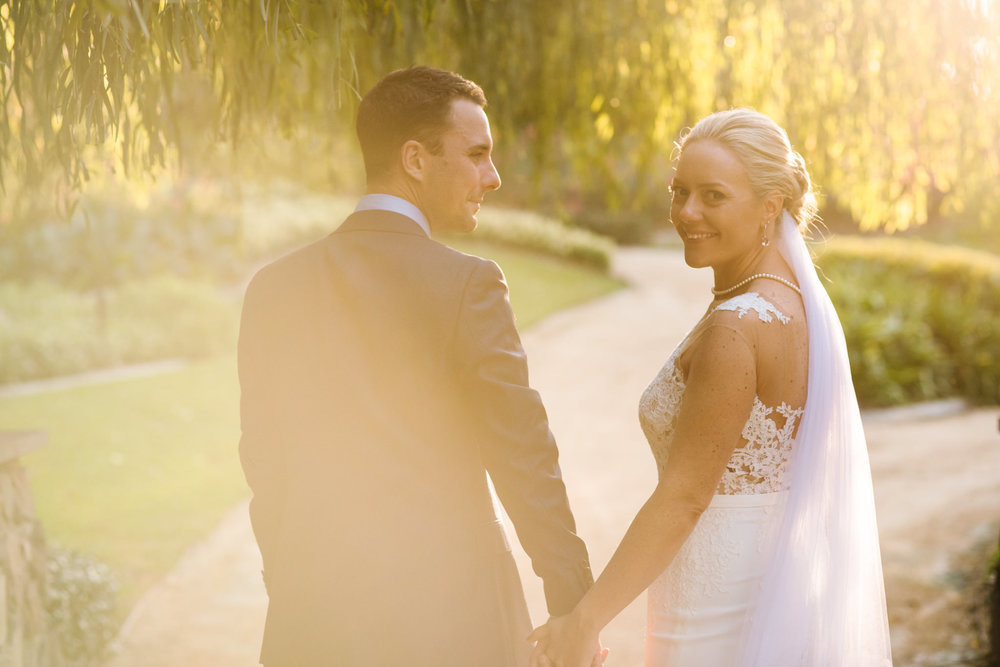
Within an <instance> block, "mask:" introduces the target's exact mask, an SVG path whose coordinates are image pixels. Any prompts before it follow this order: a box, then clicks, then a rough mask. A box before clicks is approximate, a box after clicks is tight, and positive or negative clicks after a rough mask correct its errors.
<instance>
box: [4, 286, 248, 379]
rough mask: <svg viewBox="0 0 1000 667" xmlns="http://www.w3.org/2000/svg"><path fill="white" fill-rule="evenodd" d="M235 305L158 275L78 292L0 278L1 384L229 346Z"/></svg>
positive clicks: (210, 289) (204, 288)
mask: <svg viewBox="0 0 1000 667" xmlns="http://www.w3.org/2000/svg"><path fill="white" fill-rule="evenodd" d="M237 325H238V304H237V299H236V298H235V297H227V296H225V295H223V294H222V293H220V292H219V291H218V290H217V289H216V288H215V287H213V286H211V285H207V284H201V283H192V282H183V281H181V280H179V279H176V278H170V277H161V278H153V279H148V280H142V281H136V282H130V283H127V284H125V285H122V286H119V287H109V288H107V289H105V290H101V291H97V292H91V293H89V294H84V295H81V294H79V293H77V292H74V291H70V290H66V289H65V288H63V287H60V286H57V285H54V284H52V283H43V282H34V283H28V284H16V283H0V359H3V360H4V363H3V364H0V384H7V383H12V382H22V381H26V380H35V379H39V378H46V377H53V376H58V375H68V374H72V373H79V372H83V371H89V370H93V369H95V368H107V367H111V366H116V365H119V364H130V363H137V362H143V361H153V360H160V359H165V358H173V357H191V358H197V357H204V356H209V355H211V354H215V353H218V352H222V351H224V350H227V349H231V348H232V347H233V344H234V342H235V340H236V331H237Z"/></svg>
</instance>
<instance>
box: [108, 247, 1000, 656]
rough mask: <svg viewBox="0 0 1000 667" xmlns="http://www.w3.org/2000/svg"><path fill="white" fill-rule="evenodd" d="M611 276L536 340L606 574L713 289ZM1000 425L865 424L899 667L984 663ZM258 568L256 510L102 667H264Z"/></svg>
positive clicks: (539, 369) (929, 416)
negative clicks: (672, 371) (651, 395)
mask: <svg viewBox="0 0 1000 667" xmlns="http://www.w3.org/2000/svg"><path fill="white" fill-rule="evenodd" d="M615 270H616V271H617V272H618V273H620V274H621V275H623V276H624V277H626V278H627V279H628V280H629V282H630V285H631V287H630V288H628V289H625V290H621V291H619V292H617V293H615V294H612V295H610V296H608V297H606V298H603V299H600V300H598V301H596V302H592V303H590V304H586V305H584V306H581V307H578V308H574V309H571V310H568V311H564V312H562V313H558V314H556V315H555V316H553V317H550V318H549V319H547V320H545V321H543V322H541V323H540V324H538V325H536V326H534V327H532V328H531V329H530V330H529V331H528V332H527V333H526V334H525V335H524V344H525V348H526V350H527V352H528V359H529V368H530V370H531V377H532V384H533V385H534V386H535V387H536V388H537V389H538V390H539V392H540V393H541V394H542V397H543V400H544V401H545V404H546V407H547V409H548V412H549V417H550V421H551V425H552V430H553V432H554V433H555V435H556V438H557V440H558V441H559V443H560V451H561V465H562V469H563V475H564V478H565V480H566V484H567V488H568V491H569V494H570V500H571V503H572V506H573V509H574V512H575V514H576V517H577V522H578V528H579V532H580V534H581V536H582V537H583V538H584V540H585V541H586V542H587V544H588V546H589V548H590V553H591V559H592V562H593V566H594V569H595V572H599V571H600V570H601V568H602V567H603V566H604V565H605V564H606V563H607V561H608V559H609V558H610V557H611V554H612V553H613V551H614V548H615V547H616V545H617V543H618V541H619V539H620V538H621V536H622V534H623V533H624V531H625V529H626V528H627V526H628V523H629V521H630V520H631V518H632V517H633V516H634V514H635V511H636V510H637V509H638V507H639V506H640V505H641V504H642V502H643V501H644V500H645V498H646V496H647V495H648V493H649V492H650V491H651V490H652V488H653V484H654V482H655V469H654V465H653V461H652V457H651V454H650V453H649V449H648V446H647V445H646V443H645V440H644V438H643V436H642V433H641V430H640V429H639V425H638V421H637V416H636V410H637V402H638V398H639V395H640V394H641V393H642V391H643V389H644V388H645V386H646V384H647V383H648V382H649V381H650V380H651V379H652V378H653V376H655V374H656V372H657V371H658V370H659V367H660V366H661V365H662V363H663V362H664V361H665V360H666V358H667V356H669V354H670V352H671V350H672V348H673V346H674V345H676V344H677V343H678V342H679V341H680V339H681V338H682V337H683V335H684V333H686V330H687V328H688V327H689V326H691V324H693V323H694V321H695V320H696V319H697V318H698V317H699V315H700V314H701V312H702V311H703V309H704V308H705V306H706V305H707V303H708V297H709V287H710V286H711V276H710V274H709V272H708V271H706V270H702V271H694V270H691V269H689V268H687V267H686V266H685V265H684V263H683V259H682V257H681V255H680V253H679V252H678V251H675V250H654V249H622V250H620V251H619V253H618V256H617V259H616V267H615ZM998 417H1000V410H998V409H996V408H988V409H976V410H970V409H965V408H964V407H963V406H961V405H960V404H955V403H948V402H945V403H936V404H932V405H923V406H913V407H910V408H903V409H898V410H889V411H879V412H866V413H865V431H866V434H867V436H868V443H869V450H870V453H871V463H872V472H873V476H874V483H875V494H876V505H877V512H878V519H879V530H880V534H881V544H882V558H883V563H884V568H885V578H886V590H887V599H888V608H889V617H890V626H891V633H892V643H893V653H894V662H895V664H896V665H897V666H910V665H913V666H932V665H933V666H939V667H944V666H945V665H975V664H977V663H976V662H975V659H976V656H977V655H980V654H981V653H982V643H981V642H982V637H983V636H984V633H985V630H984V628H983V627H982V622H983V610H982V608H981V605H980V606H979V607H976V604H975V603H976V601H977V600H979V599H980V598H981V596H982V594H983V590H984V589H983V581H984V576H985V565H986V559H987V557H988V555H989V554H990V553H992V550H993V549H994V548H995V547H996V544H997V539H998V531H1000V433H998V429H997V427H998ZM234 464H235V462H234ZM512 537H513V535H512ZM515 542H516V539H515ZM515 555H516V557H517V559H518V566H519V568H520V570H521V576H522V580H523V582H524V586H525V595H526V597H527V599H528V604H529V608H530V609H531V612H532V618H533V619H534V620H535V621H537V622H541V621H543V620H544V618H545V604H544V599H543V596H542V588H541V583H540V582H539V581H538V579H537V578H536V577H535V576H534V575H533V574H532V572H531V568H530V565H529V564H528V562H527V558H526V557H525V556H524V554H523V552H521V550H520V548H519V546H515ZM259 570H260V556H259V554H258V553H257V550H256V547H255V545H254V542H253V536H252V533H251V531H250V526H249V520H248V518H247V508H246V504H245V503H244V504H241V505H240V506H238V507H236V508H234V509H233V510H232V512H230V513H229V514H228V515H227V516H226V518H225V519H224V520H223V521H222V522H221V523H220V525H219V527H218V529H217V530H216V531H215V532H214V533H213V534H212V535H210V536H209V537H208V538H207V539H206V540H205V541H204V542H202V543H200V544H198V545H196V546H194V547H193V548H192V549H191V551H190V552H189V553H188V554H187V555H186V556H185V557H184V558H183V559H182V561H181V562H180V563H178V565H177V567H176V568H175V570H174V571H173V572H171V573H170V575H169V576H168V577H166V578H165V579H164V581H162V582H161V583H160V584H159V585H157V586H156V587H154V588H153V589H152V590H151V591H149V593H148V594H147V595H146V596H145V597H144V598H143V599H142V600H141V602H140V603H139V605H137V607H136V609H135V610H133V612H132V614H131V615H130V616H129V619H128V621H127V622H126V624H125V627H124V628H123V629H122V632H121V634H120V636H119V639H118V641H117V643H116V646H115V654H114V655H113V656H112V657H111V658H110V660H109V661H108V663H107V665H106V667H181V666H183V667H246V666H250V665H256V664H257V660H256V658H257V652H258V650H259V647H260V633H261V630H262V628H263V621H264V614H265V610H266V596H265V594H264V589H263V585H262V583H261V581H260V575H259ZM644 616H645V598H644V596H643V597H640V598H639V599H638V600H636V601H635V602H634V603H633V604H632V605H630V606H629V607H628V608H627V609H626V610H625V611H624V612H622V614H620V615H619V617H618V618H616V619H615V620H614V621H613V622H612V623H611V624H610V625H609V626H608V627H607V628H606V629H605V631H604V633H603V635H602V639H603V641H604V643H605V645H607V646H608V647H610V649H611V655H610V657H609V658H608V661H607V663H606V664H607V665H608V667H633V666H636V665H641V663H642V643H643V631H644ZM977 624H978V625H977Z"/></svg>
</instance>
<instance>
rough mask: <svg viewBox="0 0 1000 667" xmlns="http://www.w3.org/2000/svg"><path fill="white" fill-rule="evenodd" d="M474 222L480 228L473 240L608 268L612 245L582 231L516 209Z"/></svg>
mask: <svg viewBox="0 0 1000 667" xmlns="http://www.w3.org/2000/svg"><path fill="white" fill-rule="evenodd" d="M477 219H478V220H479V226H478V227H477V228H476V231H474V232H473V233H472V234H471V237H472V238H474V239H481V240H486V241H490V242H493V243H499V244H502V245H508V246H513V247H516V248H524V249H527V250H535V251H538V252H542V253H545V254H547V255H552V256H554V257H560V258H562V259H568V260H572V261H575V262H581V263H583V264H587V265H589V266H592V267H594V268H597V269H600V270H601V271H606V270H607V269H608V268H609V267H610V266H611V255H612V253H613V252H614V249H615V243H614V241H612V240H611V239H609V238H607V237H604V236H600V235H598V234H595V233H593V232H589V231H587V230H585V229H578V228H574V227H568V226H566V225H563V224H562V223H560V222H557V221H556V220H554V219H552V218H546V217H544V216H542V215H538V214H537V213H531V212H530V211H522V210H516V209H497V208H490V209H484V210H482V211H480V213H479V215H478V216H477Z"/></svg>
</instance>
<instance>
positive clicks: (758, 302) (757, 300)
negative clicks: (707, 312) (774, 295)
mask: <svg viewBox="0 0 1000 667" xmlns="http://www.w3.org/2000/svg"><path fill="white" fill-rule="evenodd" d="M714 310H733V311H736V316H737V317H739V318H740V319H742V318H743V316H744V315H746V314H747V313H748V312H750V311H751V310H753V311H755V312H756V313H757V317H758V318H760V320H761V322H772V321H773V320H774V318H775V317H777V318H778V321H779V322H781V323H782V324H788V322H789V321H790V320H789V318H788V316H787V315H785V314H784V313H782V312H781V311H780V310H778V309H777V308H775V307H774V304H773V303H771V302H770V301H768V300H767V299H765V298H764V297H762V296H761V295H760V294H757V292H746V293H745V294H740V295H739V296H734V297H733V298H732V299H727V300H726V301H723V302H722V303H720V304H719V305H718V306H716V307H715V308H714Z"/></svg>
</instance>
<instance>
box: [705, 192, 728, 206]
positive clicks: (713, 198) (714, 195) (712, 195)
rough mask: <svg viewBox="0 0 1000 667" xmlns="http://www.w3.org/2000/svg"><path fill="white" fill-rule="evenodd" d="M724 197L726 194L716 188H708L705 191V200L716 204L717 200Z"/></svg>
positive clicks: (719, 200)
mask: <svg viewBox="0 0 1000 667" xmlns="http://www.w3.org/2000/svg"><path fill="white" fill-rule="evenodd" d="M725 198H726V195H725V194H723V193H721V192H719V191H718V190H709V191H708V192H706V193H705V200H706V201H708V202H709V203H711V204H718V203H719V202H721V201H723V200H725Z"/></svg>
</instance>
